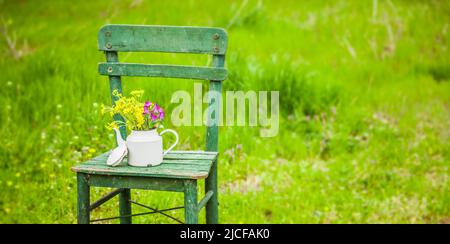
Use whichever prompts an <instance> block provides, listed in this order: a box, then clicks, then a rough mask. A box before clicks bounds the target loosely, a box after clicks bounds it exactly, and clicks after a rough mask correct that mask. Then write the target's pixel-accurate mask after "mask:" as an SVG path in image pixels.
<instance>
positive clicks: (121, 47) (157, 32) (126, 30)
mask: <svg viewBox="0 0 450 244" xmlns="http://www.w3.org/2000/svg"><path fill="white" fill-rule="evenodd" d="M227 43H228V36H227V33H226V31H225V30H224V29H221V28H210V27H184V26H148V25H147V26H145V25H105V26H103V27H102V28H101V29H100V31H99V33H98V48H99V50H103V51H120V52H171V53H204V54H225V52H226V49H227Z"/></svg>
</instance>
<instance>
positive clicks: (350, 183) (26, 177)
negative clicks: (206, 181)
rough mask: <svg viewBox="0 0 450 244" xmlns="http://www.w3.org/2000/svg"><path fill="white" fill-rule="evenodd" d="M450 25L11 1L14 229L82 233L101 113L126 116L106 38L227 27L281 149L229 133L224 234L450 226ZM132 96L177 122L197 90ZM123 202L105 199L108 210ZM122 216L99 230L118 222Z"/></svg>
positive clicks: (238, 74)
mask: <svg viewBox="0 0 450 244" xmlns="http://www.w3.org/2000/svg"><path fill="white" fill-rule="evenodd" d="M448 13H450V2H449V1H437V0H434V1H393V0H392V1H391V0H386V1H381V0H380V1H377V0H372V1H368V0H364V1H360V0H354V1H344V0H336V1H322V0H316V1H294V0H291V1H289V0H281V1H262V0H260V1H254V0H244V1H235V0H233V1H213V0H209V1H163V0H161V1H160V0H155V1H142V0H125V1H117V0H113V1H84V0H83V1H76V2H69V1H62V0H55V1H44V0H41V1H40V0H34V1H33V0H0V30H1V31H0V53H1V55H0V84H2V88H1V89H0V111H1V116H0V135H1V136H0V138H1V139H0V223H75V222H76V177H75V174H74V173H73V172H71V170H70V167H71V166H73V165H76V164H78V163H81V162H83V161H84V160H87V159H89V158H91V157H93V156H95V155H97V154H99V153H101V152H104V151H107V150H109V149H110V148H112V147H114V137H113V133H112V132H111V131H109V130H107V129H106V128H105V126H104V125H105V121H106V118H104V117H102V116H101V115H100V111H99V110H100V107H101V106H100V105H101V104H109V103H110V97H109V94H108V91H109V84H108V80H107V77H103V76H100V75H98V73H97V63H98V62H103V61H104V59H105V57H104V54H103V53H102V52H100V51H98V50H97V32H98V30H99V28H100V27H101V26H102V25H104V24H108V23H114V24H146V25H182V26H215V27H223V28H225V29H227V31H228V35H229V46H228V52H227V57H226V67H227V69H228V70H229V76H228V79H227V80H226V81H225V82H224V83H223V90H224V91H227V90H243V91H248V90H254V91H262V90H266V91H273V90H275V91H279V92H280V131H279V134H278V135H277V136H275V137H271V138H262V137H260V136H259V129H260V128H258V127H231V126H228V127H227V126H225V127H221V128H220V132H219V133H220V136H219V138H220V139H219V148H220V161H219V185H220V198H219V201H220V208H219V211H220V222H221V223H450V186H449V182H448V178H449V173H450V171H449V166H450V164H449V161H450V107H449V105H450V83H449V79H450V50H449V48H450V36H449V31H450V30H449V24H450V15H449V14H448ZM119 59H120V60H121V61H126V62H140V63H145V62H148V63H174V64H186V65H193V64H197V65H208V64H209V63H210V62H211V60H210V59H208V57H206V56H203V55H186V54H176V55H174V54H158V53H153V54H142V53H127V54H121V55H120V56H119ZM123 84H124V91H125V93H127V92H129V91H131V90H134V89H138V88H142V89H144V90H145V92H146V93H145V95H146V96H148V97H149V98H150V99H151V100H153V101H158V103H160V104H162V105H163V106H165V107H166V109H167V110H168V111H169V113H168V114H169V115H170V111H171V110H172V109H173V108H174V107H175V106H176V105H177V104H171V103H170V99H171V95H172V93H173V92H175V91H177V90H186V91H188V92H190V93H192V91H193V84H194V83H193V82H192V81H190V80H177V79H150V80H149V79H143V78H124V79H123ZM204 87H205V89H204V90H206V88H207V84H206V83H205V84H204ZM166 128H173V129H175V130H177V131H178V133H179V134H180V144H179V146H178V147H177V148H178V149H180V150H181V149H203V148H204V137H205V128H204V127H173V126H172V125H171V124H170V123H168V124H166ZM200 189H203V188H202V187H200ZM108 191H109V189H100V188H94V190H93V191H92V199H95V198H97V197H99V196H101V195H103V194H104V193H106V192H108ZM132 198H133V200H137V201H139V202H142V203H145V204H147V205H150V206H154V207H157V208H166V207H174V206H179V205H182V203H183V198H182V195H181V194H177V193H163V192H146V191H134V192H133V194H132ZM117 205H118V203H117V201H110V202H109V203H108V204H106V205H104V206H102V207H101V208H99V209H97V210H96V211H95V212H94V213H93V216H92V217H93V218H99V217H108V216H115V215H117V214H118V210H117ZM133 211H134V212H136V213H137V212H143V211H145V209H140V208H139V207H134V208H133ZM172 214H173V215H174V216H177V217H179V218H181V219H182V218H183V212H182V211H173V212H172ZM200 220H201V221H202V222H204V218H200ZM133 221H134V222H135V223H174V222H173V221H171V220H170V219H166V218H165V217H164V216H142V217H136V218H134V219H133ZM110 222H111V223H116V221H110Z"/></svg>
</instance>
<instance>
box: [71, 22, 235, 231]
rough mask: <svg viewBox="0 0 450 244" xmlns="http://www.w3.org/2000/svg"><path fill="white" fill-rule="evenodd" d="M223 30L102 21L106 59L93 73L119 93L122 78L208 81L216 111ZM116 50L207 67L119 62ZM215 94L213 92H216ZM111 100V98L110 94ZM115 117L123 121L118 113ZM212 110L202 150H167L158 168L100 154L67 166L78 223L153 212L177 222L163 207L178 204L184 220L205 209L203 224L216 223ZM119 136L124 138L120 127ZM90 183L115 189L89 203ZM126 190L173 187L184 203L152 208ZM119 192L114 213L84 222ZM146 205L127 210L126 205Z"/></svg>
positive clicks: (223, 73) (195, 219) (125, 219)
mask: <svg viewBox="0 0 450 244" xmlns="http://www.w3.org/2000/svg"><path fill="white" fill-rule="evenodd" d="M227 41H228V37H227V33H226V32H225V30H223V29H220V28H203V27H175V26H142V25H106V26H104V27H102V28H101V29H100V31H99V34H98V47H99V50H101V51H104V52H105V54H106V61H107V62H106V63H100V64H99V67H98V68H99V73H100V74H101V75H107V76H109V84H110V93H112V91H113V90H118V91H119V92H120V93H121V92H122V81H121V77H122V76H145V77H171V78H186V79H196V80H209V81H210V85H209V87H210V88H209V89H210V91H216V93H212V94H216V95H213V98H212V99H211V103H210V105H209V106H215V107H214V108H216V111H219V103H220V101H219V99H220V97H219V96H218V95H217V94H220V93H221V89H222V81H223V80H225V78H226V76H227V71H226V69H225V68H224V61H225V52H226V49H227ZM118 52H169V53H198V54H210V55H212V60H213V65H212V66H213V67H193V66H179V65H156V64H131V63H120V62H119V59H118ZM217 92H218V93H217ZM111 98H112V103H113V104H114V103H115V99H116V98H115V97H114V96H111ZM114 119H115V120H121V121H123V118H121V117H120V116H117V115H116V116H115V117H114ZM217 123H218V114H213V115H212V118H211V119H210V121H209V123H208V126H207V132H206V150H205V151H174V152H170V153H168V154H167V155H166V156H165V157H164V160H163V163H162V164H161V165H159V166H154V167H148V168H136V167H131V166H119V167H109V166H107V165H106V158H107V157H108V155H109V152H106V153H104V154H102V155H100V156H98V157H96V158H93V159H91V160H89V161H87V162H84V163H82V164H80V165H77V166H74V167H72V170H73V171H74V172H76V173H77V189H78V223H80V224H88V223H90V222H96V221H101V220H110V219H120V223H122V224H130V223H132V217H133V216H139V215H144V214H153V213H159V214H163V215H165V216H167V217H170V218H172V219H174V220H176V221H178V222H181V221H180V220H178V219H176V218H173V217H171V216H169V215H168V214H166V213H165V212H166V211H169V210H174V209H181V208H184V211H185V222H186V223H189V224H194V223H198V214H199V212H200V211H201V209H202V208H203V207H205V208H206V223H209V224H216V223H218V219H219V216H218V215H219V214H218V190H217V155H218V125H217ZM121 135H122V137H123V138H126V130H125V128H121ZM200 179H205V193H206V194H205V196H204V197H203V198H202V199H201V200H200V201H197V181H198V180H200ZM90 187H111V188H117V189H116V190H114V191H112V192H111V193H109V194H107V195H105V196H103V197H102V198H100V199H99V200H97V201H95V202H93V203H92V204H91V202H90ZM131 189H145V190H159V191H174V192H183V193H184V206H182V207H175V208H169V209H163V210H158V209H155V208H152V207H148V206H145V205H143V204H140V203H137V202H134V201H132V200H131ZM117 195H119V214H120V216H118V217H111V218H104V219H98V220H90V212H91V211H92V210H93V209H95V208H97V207H99V206H100V205H102V204H103V203H105V202H106V201H108V200H110V199H112V198H113V197H115V196H117ZM132 204H137V205H139V206H142V207H145V208H147V209H149V211H148V212H145V213H139V214H133V213H132V211H131V205H132Z"/></svg>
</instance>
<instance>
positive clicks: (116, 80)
mask: <svg viewBox="0 0 450 244" xmlns="http://www.w3.org/2000/svg"><path fill="white" fill-rule="evenodd" d="M105 56H106V61H107V62H108V63H116V62H119V55H118V54H117V52H105ZM115 90H116V91H118V92H119V93H120V94H122V78H121V77H120V76H109V95H110V96H111V103H112V105H113V106H114V104H116V101H117V100H118V99H119V98H118V97H117V96H114V95H113V91H115ZM114 121H120V122H122V123H123V122H125V119H124V118H123V117H122V116H121V115H120V114H114ZM119 130H120V135H121V136H122V138H123V139H125V138H127V130H126V128H125V127H124V126H121V127H120V128H119ZM116 139H117V138H116ZM116 141H117V140H116Z"/></svg>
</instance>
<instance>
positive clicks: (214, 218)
mask: <svg viewBox="0 0 450 244" xmlns="http://www.w3.org/2000/svg"><path fill="white" fill-rule="evenodd" d="M208 191H213V192H214V194H213V195H212V197H211V199H209V201H208V203H207V204H206V223H207V224H218V223H219V198H218V195H219V191H218V190H217V162H215V163H214V164H213V165H212V168H211V172H210V174H209V176H208V178H206V180H205V192H208Z"/></svg>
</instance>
